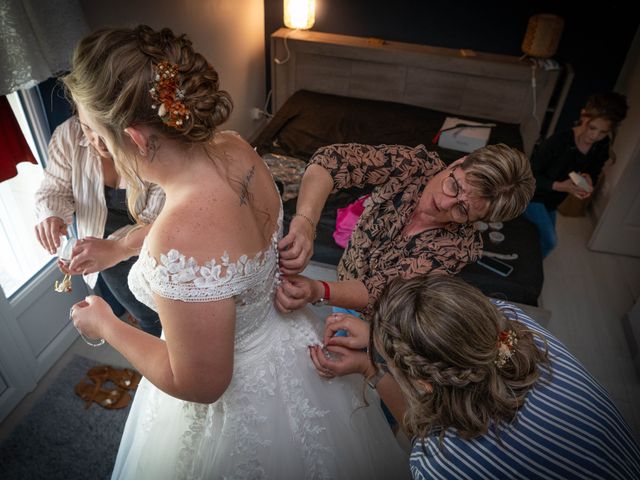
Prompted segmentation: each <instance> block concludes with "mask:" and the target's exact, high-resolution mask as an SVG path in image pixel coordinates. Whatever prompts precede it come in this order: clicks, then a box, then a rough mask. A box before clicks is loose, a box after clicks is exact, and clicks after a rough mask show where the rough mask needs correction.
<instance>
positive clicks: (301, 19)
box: [284, 0, 316, 30]
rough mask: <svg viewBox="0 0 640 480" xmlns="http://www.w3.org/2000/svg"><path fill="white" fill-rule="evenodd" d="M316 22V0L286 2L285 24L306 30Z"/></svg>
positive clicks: (289, 0)
mask: <svg viewBox="0 0 640 480" xmlns="http://www.w3.org/2000/svg"><path fill="white" fill-rule="evenodd" d="M315 21H316V0H284V24H285V25H286V26H287V27H289V28H299V29H301V30H306V29H308V28H311V27H313V23H314V22H315Z"/></svg>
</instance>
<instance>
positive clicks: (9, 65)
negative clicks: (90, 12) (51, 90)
mask: <svg viewBox="0 0 640 480" xmlns="http://www.w3.org/2000/svg"><path fill="white" fill-rule="evenodd" d="M88 31H89V29H88V27H87V24H86V21H85V19H84V14H83V13H82V9H81V8H80V5H79V3H78V0H0V39H1V40H2V41H1V43H0V95H7V94H8V93H11V92H14V91H16V90H19V89H24V88H29V87H32V86H34V85H36V84H38V83H40V82H41V81H43V80H46V79H47V78H50V77H53V76H55V75H57V74H59V73H61V72H63V71H65V70H68V68H69V65H70V61H71V55H72V53H73V49H74V48H75V45H76V43H77V42H78V41H79V40H80V39H81V38H82V37H84V36H85V35H86V34H87V33H88Z"/></svg>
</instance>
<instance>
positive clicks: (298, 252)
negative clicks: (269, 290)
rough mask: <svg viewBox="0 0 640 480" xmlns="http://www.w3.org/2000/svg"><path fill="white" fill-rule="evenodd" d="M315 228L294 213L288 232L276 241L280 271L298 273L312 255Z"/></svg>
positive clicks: (287, 273)
mask: <svg viewBox="0 0 640 480" xmlns="http://www.w3.org/2000/svg"><path fill="white" fill-rule="evenodd" d="M314 237H315V229H314V227H313V225H312V224H311V221H310V220H307V219H306V218H305V217H303V216H302V215H296V216H294V217H293V218H292V219H291V223H290V224H289V233H288V234H287V235H286V236H285V237H283V238H282V239H281V240H280V241H279V242H278V252H279V254H280V271H281V272H282V273H283V274H285V275H294V274H296V273H300V272H301V271H302V270H304V269H305V267H306V266H307V265H308V264H309V260H310V259H311V256H312V255H313V240H314Z"/></svg>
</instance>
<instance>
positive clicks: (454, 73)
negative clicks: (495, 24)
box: [271, 28, 559, 155]
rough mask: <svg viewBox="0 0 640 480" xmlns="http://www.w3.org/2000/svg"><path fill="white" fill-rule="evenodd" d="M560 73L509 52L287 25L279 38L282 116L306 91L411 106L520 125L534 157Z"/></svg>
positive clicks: (274, 82) (275, 43) (275, 50)
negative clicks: (291, 101)
mask: <svg viewBox="0 0 640 480" xmlns="http://www.w3.org/2000/svg"><path fill="white" fill-rule="evenodd" d="M558 75H559V71H558V70H544V69H542V68H537V67H535V65H534V64H532V62H530V61H529V60H526V59H525V60H520V59H519V58H518V57H513V56H509V55H498V54H491V53H482V52H475V51H470V50H454V49H450V48H441V47H430V46H425V45H415V44H409V43H400V42H390V41H383V40H379V39H367V38H362V37H352V36H346V35H334V34H328V33H320V32H313V31H308V30H290V29H287V28H281V29H279V30H278V31H276V32H275V33H273V34H272V35H271V86H272V95H273V106H274V108H273V111H274V112H276V111H278V109H280V107H281V106H282V105H283V104H284V102H285V101H286V100H287V99H288V98H289V97H290V96H291V95H292V94H293V93H295V92H296V91H298V90H302V89H305V90H311V91H315V92H320V93H330V94H334V95H342V96H347V97H358V98H366V99H371V100H384V101H391V102H398V103H404V104H409V105H415V106H419V107H426V108H431V109H434V110H440V111H443V112H447V113H451V114H454V115H457V116H461V117H464V116H465V115H467V116H472V117H481V118H486V119H487V120H495V121H499V122H505V123H515V124H519V125H520V132H521V134H522V138H523V145H524V150H525V153H526V154H527V155H530V154H531V151H532V149H533V146H534V145H535V142H536V141H537V139H538V137H539V136H540V133H541V132H540V128H541V125H540V124H541V122H542V119H543V117H544V114H545V112H546V110H547V107H548V104H549V100H550V98H551V94H552V93H553V90H554V88H555V85H556V82H557V80H558ZM533 78H535V85H536V88H535V89H534V88H532V85H533V82H532V79H533ZM534 99H535V104H534ZM534 107H535V108H534Z"/></svg>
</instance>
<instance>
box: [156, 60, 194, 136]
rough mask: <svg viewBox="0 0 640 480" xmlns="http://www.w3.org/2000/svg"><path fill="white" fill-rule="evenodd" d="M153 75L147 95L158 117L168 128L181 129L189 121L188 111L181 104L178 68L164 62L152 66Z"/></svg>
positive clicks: (181, 91)
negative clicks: (149, 96) (148, 94)
mask: <svg viewBox="0 0 640 480" xmlns="http://www.w3.org/2000/svg"><path fill="white" fill-rule="evenodd" d="M153 68H154V71H155V74H154V76H153V82H152V86H151V89H150V90H149V93H150V94H151V98H153V100H154V102H156V103H154V104H153V105H151V108H153V109H156V108H157V109H158V116H159V117H160V118H161V119H162V121H163V122H164V123H166V124H167V125H169V126H170V127H178V128H179V127H182V125H183V124H184V121H185V120H188V119H189V109H188V108H187V107H186V106H185V104H184V103H182V99H183V98H184V91H183V90H181V89H180V88H179V85H178V80H179V78H178V66H177V65H176V64H174V63H170V62H168V61H166V60H163V61H161V62H160V63H158V64H156V65H154V66H153Z"/></svg>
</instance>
